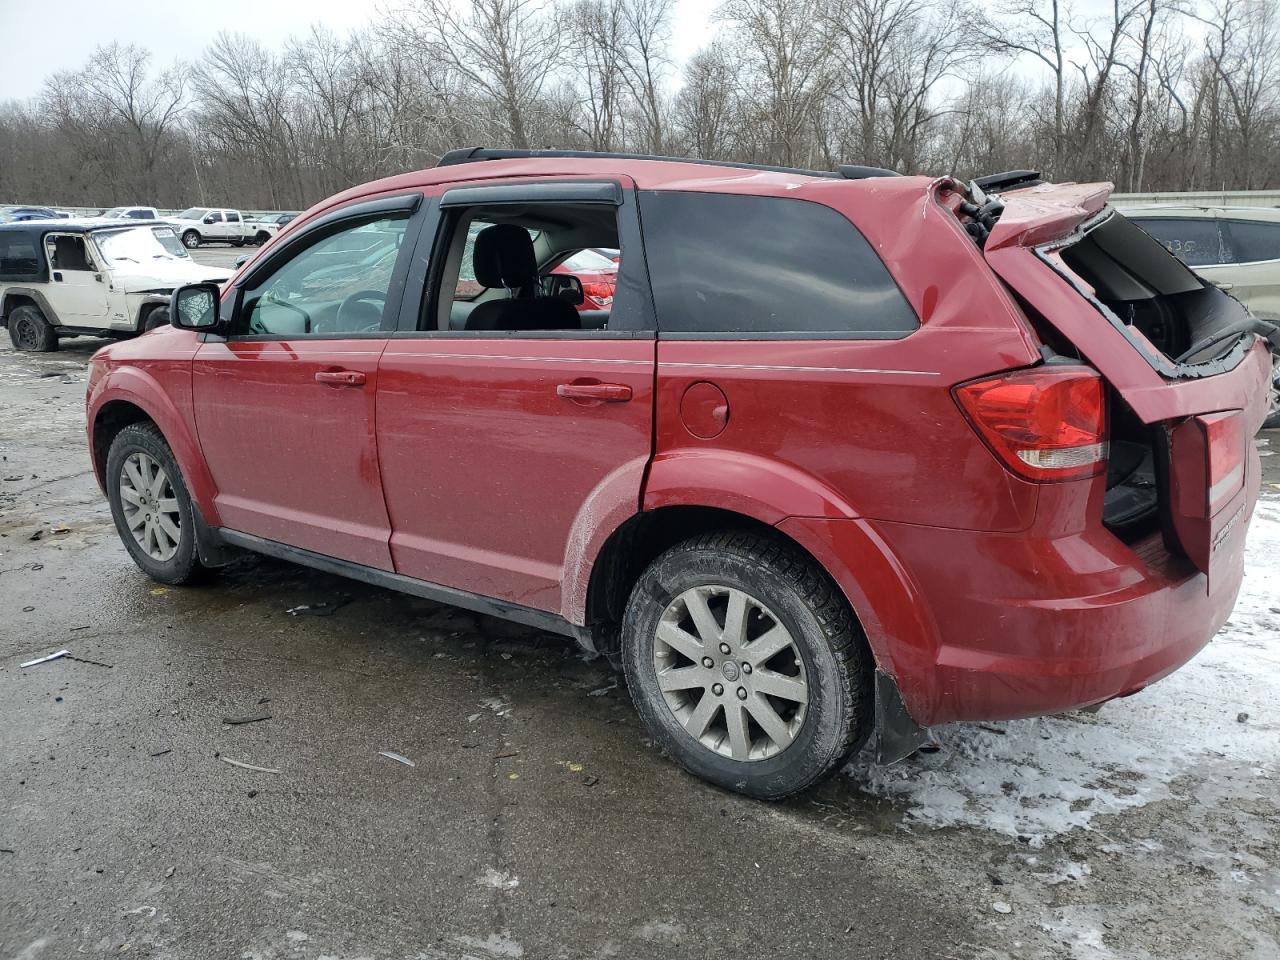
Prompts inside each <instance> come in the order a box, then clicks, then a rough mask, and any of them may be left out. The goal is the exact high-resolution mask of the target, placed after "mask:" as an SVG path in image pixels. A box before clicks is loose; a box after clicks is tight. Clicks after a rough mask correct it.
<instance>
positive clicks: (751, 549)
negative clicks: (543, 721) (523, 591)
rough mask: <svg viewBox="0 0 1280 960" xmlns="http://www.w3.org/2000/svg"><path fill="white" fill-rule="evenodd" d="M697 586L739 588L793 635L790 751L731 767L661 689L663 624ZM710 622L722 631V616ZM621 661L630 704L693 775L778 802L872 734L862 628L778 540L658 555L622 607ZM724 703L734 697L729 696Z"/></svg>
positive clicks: (805, 562)
mask: <svg viewBox="0 0 1280 960" xmlns="http://www.w3.org/2000/svg"><path fill="white" fill-rule="evenodd" d="M699 586H712V587H715V588H718V587H727V588H730V589H736V590H741V591H744V592H745V593H747V594H749V595H750V596H751V597H753V598H755V599H756V600H757V601H759V602H761V603H762V604H763V605H765V606H766V607H767V608H768V610H769V611H770V612H771V614H772V615H773V618H774V619H775V620H776V621H777V623H778V624H780V625H782V626H784V627H785V628H786V629H787V630H788V631H789V632H790V634H791V637H792V638H793V640H794V648H789V649H794V650H796V651H798V652H799V655H800V658H801V660H802V661H803V666H802V668H800V667H798V668H797V669H802V670H803V677H804V679H805V681H806V682H807V685H808V701H807V704H806V706H805V712H804V715H803V718H802V719H800V720H798V721H797V722H799V724H800V725H799V729H798V731H796V732H795V733H794V739H793V740H791V742H790V743H789V744H788V745H787V746H785V747H784V748H783V749H781V750H780V751H779V752H776V753H773V754H772V755H767V756H765V758H764V759H755V760H739V759H734V758H733V757H731V756H725V755H723V754H721V753H719V752H717V751H716V750H715V749H712V748H711V747H710V746H707V745H705V744H704V743H703V742H701V741H700V740H698V739H695V737H694V736H693V735H692V734H691V733H689V732H688V731H687V730H686V729H685V728H684V726H683V725H682V723H681V721H680V720H679V719H677V717H676V714H675V713H674V712H673V708H672V707H670V706H668V703H667V700H666V699H665V697H664V694H663V693H662V691H661V689H660V688H659V685H658V673H657V667H656V665H655V661H654V653H655V635H656V633H657V629H658V625H659V621H660V619H661V618H662V616H663V612H664V611H665V610H667V608H668V606H669V605H671V604H672V602H673V601H675V600H676V598H678V597H680V596H681V594H683V593H684V592H685V591H687V590H690V589H691V588H693V587H699ZM715 616H717V618H718V620H717V623H718V625H719V626H720V627H723V626H724V617H723V616H722V615H720V614H715ZM744 649H746V648H744ZM708 652H711V653H714V652H715V651H711V650H710V649H709V648H708ZM730 659H731V658H730ZM622 660H623V669H624V671H625V673H626V677H627V686H628V688H629V689H630V691H631V697H632V700H633V701H634V702H635V705H636V709H637V710H638V711H639V713H640V717H641V719H642V720H643V721H644V723H645V726H646V727H647V728H648V730H649V733H650V734H651V735H652V737H653V738H654V740H655V742H656V743H657V744H658V746H659V747H661V748H662V749H663V751H665V752H666V753H667V754H668V755H669V756H671V757H672V758H673V759H675V760H676V761H677V762H678V763H680V764H681V766H683V767H684V768H685V769H686V770H688V771H689V772H691V773H693V774H696V775H697V776H700V777H703V778H704V779H706V780H709V781H711V782H712V783H715V784H718V785H720V786H722V787H726V788H727V789H729V790H734V791H736V792H738V793H744V794H747V795H748V796H752V797H757V798H760V799H767V800H775V799H778V798H781V797H785V796H787V795H789V794H792V793H796V792H798V791H801V790H804V789H805V788H807V787H809V786H811V785H813V784H814V783H817V782H818V781H819V780H821V779H822V778H823V777H825V776H827V775H828V774H830V773H831V772H832V771H833V770H835V769H836V768H837V767H838V766H839V765H840V764H841V763H843V762H844V760H845V759H846V758H847V757H848V756H849V755H850V754H851V753H853V752H854V751H855V750H857V749H858V748H860V747H861V746H862V744H863V743H865V742H866V739H867V737H868V736H869V735H870V733H871V728H872V723H873V720H872V702H873V699H872V698H873V696H874V692H873V674H874V666H873V662H872V659H871V655H870V652H869V650H868V647H867V643H866V639H865V637H864V635H863V633H862V629H861V628H860V627H859V626H858V623H857V620H856V619H855V618H854V616H853V612H852V611H851V610H850V609H849V605H848V603H847V602H846V601H845V599H844V597H843V595H842V594H841V593H840V591H839V590H838V588H837V587H836V586H835V584H834V583H833V582H832V581H831V579H830V578H829V577H828V576H827V574H826V573H825V572H824V571H823V570H822V569H821V568H819V567H818V566H817V565H816V564H815V563H814V562H813V560H812V559H811V558H809V557H808V556H807V555H805V554H803V553H802V552H801V551H799V550H798V549H797V548H795V547H794V546H793V545H791V544H789V543H787V542H785V541H782V540H780V539H774V538H771V537H766V536H761V535H758V534H755V533H750V532H745V531H737V532H724V533H714V534H706V535H703V536H699V537H695V538H693V539H691V540H687V541H685V542H684V543H681V544H679V545H677V546H675V547H672V548H671V549H670V550H668V551H667V552H666V553H664V554H662V556H660V557H659V558H658V559H657V560H655V561H654V562H653V563H652V564H650V566H649V568H648V569H647V570H646V571H645V572H644V574H643V575H642V576H641V577H640V580H639V581H638V582H637V584H636V586H635V588H634V589H633V591H632V593H631V598H630V600H629V602H628V603H627V609H626V613H625V616H624V620H623V626H622ZM793 662H794V659H793ZM721 666H725V665H723V664H722V665H721ZM756 672H757V673H762V672H763V671H762V670H760V669H757V671H756ZM742 675H743V676H745V675H746V671H745V669H744V671H743V674H742ZM726 676H727V680H726V682H728V683H729V684H730V687H732V686H733V684H735V683H737V682H741V681H739V680H738V679H736V678H737V677H738V674H737V670H736V668H735V672H734V675H733V676H728V675H726ZM711 694H712V691H710V690H706V691H704V692H703V694H702V695H703V696H704V697H705V696H710V695H711ZM723 696H724V697H725V698H729V697H730V693H729V688H725V691H724V694H723ZM729 703H730V705H732V700H731V699H730V700H729ZM713 715H714V716H716V717H720V716H721V714H720V713H718V712H717V713H715V714H713ZM723 716H724V717H725V718H726V719H727V714H724V715H723Z"/></svg>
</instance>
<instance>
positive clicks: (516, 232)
mask: <svg viewBox="0 0 1280 960" xmlns="http://www.w3.org/2000/svg"><path fill="white" fill-rule="evenodd" d="M471 260H472V263H473V264H474V266H475V274H476V282H477V283H479V284H481V285H482V286H485V287H489V288H490V289H492V288H494V287H504V288H506V290H507V291H508V292H509V297H510V298H509V299H506V300H489V301H486V302H485V303H481V304H479V305H478V306H477V307H476V308H475V309H474V310H472V311H471V315H470V316H468V317H467V329H468V330H580V329H582V321H581V320H580V319H579V318H578V311H577V310H576V309H574V307H573V305H572V304H571V303H568V302H566V301H564V300H561V299H560V298H558V297H546V296H543V295H542V287H541V285H540V284H539V283H538V261H537V258H536V257H535V256H534V253H533V240H532V239H530V237H529V231H527V230H525V229H524V228H523V227H519V226H516V225H515V224H514V223H495V224H494V225H493V226H491V227H485V228H484V229H483V230H481V231H480V233H479V234H477V235H476V243H475V248H474V250H473V252H472V255H471Z"/></svg>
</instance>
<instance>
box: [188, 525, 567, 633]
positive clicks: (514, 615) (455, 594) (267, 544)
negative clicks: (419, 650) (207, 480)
mask: <svg viewBox="0 0 1280 960" xmlns="http://www.w3.org/2000/svg"><path fill="white" fill-rule="evenodd" d="M209 532H210V533H211V534H213V535H215V536H216V538H217V539H218V540H220V541H221V542H222V543H224V544H226V545H228V546H232V547H241V548H243V549H245V550H251V551H253V552H254V553H261V554H264V555H266V556H268V557H275V558H276V559H278V560H288V561H289V562H290V563H297V564H301V565H302V566H304V567H312V568H314V569H316V570H323V571H324V572H325V573H333V574H336V575H338V576H340V577H349V578H350V579H352V580H359V581H360V582H361V583H368V584H372V585H373V586H375V587H385V588H387V589H388V590H398V591H399V592H400V593H408V594H411V595H412V596H415V597H422V598H423V599H426V600H434V601H436V602H437V603H447V604H449V605H450V606H453V607H461V608H462V609H464V610H471V611H473V612H475V613H483V614H485V615H486V616H490V617H500V618H501V619H503V620H511V621H513V622H515V623H523V624H524V625H525V626H527V627H533V628H535V629H537V630H545V631H547V632H548V633H558V634H560V635H562V636H566V637H572V638H573V639H575V640H577V641H578V642H579V643H582V642H583V639H584V638H587V639H589V631H588V630H587V628H586V627H579V626H575V625H574V624H572V623H570V622H569V621H568V620H565V619H564V618H563V617H561V616H559V615H558V614H554V613H547V612H546V611H545V610H535V609H534V608H532V607H524V606H521V605H520V604H518V603H508V602H506V601H505V600H495V599H493V598H492V597H485V596H481V595H480V594H477V593H469V592H468V591H466V590H456V589H454V588H453V587H445V586H441V585H440V584H438V583H429V582H428V581H426V580H415V579H414V578H413V577H406V576H404V575H403V574H399V573H389V572H387V571H386V570H379V569H378V568H377V567H366V566H365V565H364V564H360V563H352V562H350V561H349V560H338V559H336V558H335V557H327V556H325V555H324V554H322V553H313V552H312V551H310V550H303V549H301V548H299V547H291V546H289V545H288V544H287V543H280V542H278V541H276V540H267V539H265V538H263V537H256V536H254V535H253V534H250V533H240V532H239V531H238V530H227V529H226V528H217V529H213V530H210V531H209Z"/></svg>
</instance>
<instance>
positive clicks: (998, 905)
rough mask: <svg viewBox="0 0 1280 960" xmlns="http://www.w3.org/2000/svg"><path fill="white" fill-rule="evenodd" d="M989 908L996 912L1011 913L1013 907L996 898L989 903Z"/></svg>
mask: <svg viewBox="0 0 1280 960" xmlns="http://www.w3.org/2000/svg"><path fill="white" fill-rule="evenodd" d="M991 909H992V910H994V911H995V912H996V913H1013V907H1011V906H1009V904H1007V903H1005V902H1004V901H1003V900H997V901H996V902H995V903H993V904H992V905H991Z"/></svg>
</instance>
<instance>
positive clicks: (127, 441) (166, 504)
mask: <svg viewBox="0 0 1280 960" xmlns="http://www.w3.org/2000/svg"><path fill="white" fill-rule="evenodd" d="M106 479H107V497H108V499H109V500H110V502H111V517H112V519H113V520H114V521H115V524H116V531H117V532H118V533H119V534H120V539H121V540H122V541H123V542H124V546H125V549H126V550H128V551H129V555H130V556H131V557H133V562H134V563H136V564H137V565H138V566H139V567H140V568H141V569H142V571H143V572H144V573H145V574H147V576H149V577H150V578H151V579H152V580H158V581H159V582H161V583H172V584H179V583H186V582H187V581H188V580H191V579H192V578H193V577H195V576H197V575H198V574H199V573H201V572H202V571H203V569H204V568H203V567H202V566H201V564H200V558H199V555H198V553H197V551H196V535H195V520H194V513H193V510H192V507H191V497H190V495H189V494H188V493H187V486H186V484H185V483H183V480H182V472H181V471H180V470H179V469H178V462H177V461H176V460H175V459H174V457H173V451H171V450H170V449H169V444H168V443H167V442H165V439H164V435H163V434H162V433H161V432H160V431H159V429H158V428H157V427H156V426H155V425H154V424H151V423H133V424H130V425H129V426H127V427H125V428H124V429H123V430H121V431H120V432H119V433H118V434H117V435H116V438H115V439H114V440H113V441H112V442H111V449H110V451H109V452H108V453H107V471H106Z"/></svg>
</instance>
